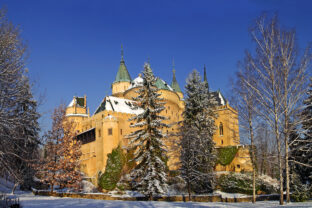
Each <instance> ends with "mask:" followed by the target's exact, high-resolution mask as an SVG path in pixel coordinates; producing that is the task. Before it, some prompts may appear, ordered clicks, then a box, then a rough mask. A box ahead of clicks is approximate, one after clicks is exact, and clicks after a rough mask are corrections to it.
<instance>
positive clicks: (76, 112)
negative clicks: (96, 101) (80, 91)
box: [66, 95, 90, 130]
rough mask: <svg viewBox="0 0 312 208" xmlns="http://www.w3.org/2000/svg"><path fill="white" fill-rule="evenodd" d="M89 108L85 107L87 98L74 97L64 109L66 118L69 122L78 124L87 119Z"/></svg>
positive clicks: (78, 128) (77, 127)
mask: <svg viewBox="0 0 312 208" xmlns="http://www.w3.org/2000/svg"><path fill="white" fill-rule="evenodd" d="M89 116H90V114H89V108H88V107H87V96H86V95H85V96H84V97H76V96H74V98H73V99H72V101H71V102H70V103H69V105H68V106H67V107H66V117H67V118H68V119H69V120H70V121H74V122H76V123H80V122H81V121H82V120H84V119H85V118H88V117H89ZM75 127H76V129H77V130H80V127H79V126H75Z"/></svg>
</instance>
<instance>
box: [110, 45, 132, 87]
mask: <svg viewBox="0 0 312 208" xmlns="http://www.w3.org/2000/svg"><path fill="white" fill-rule="evenodd" d="M116 82H131V77H130V74H129V72H128V69H127V67H126V64H125V60H124V53H123V47H122V45H121V59H120V65H119V69H118V72H117V75H116V78H115V81H114V83H116Z"/></svg>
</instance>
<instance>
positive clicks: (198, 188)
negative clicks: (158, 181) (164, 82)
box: [180, 70, 216, 197]
mask: <svg viewBox="0 0 312 208" xmlns="http://www.w3.org/2000/svg"><path fill="white" fill-rule="evenodd" d="M185 90H186V91H185V92H186V98H185V110H184V113H183V117H184V120H183V123H182V127H181V129H180V132H181V142H180V146H181V159H180V161H181V174H182V177H183V178H184V180H185V181H186V183H187V186H188V191H189V197H190V192H191V191H195V192H197V193H203V192H211V191H212V190H213V188H214V173H213V168H214V165H215V161H216V155H215V149H214V145H215V144H214V141H213V139H212V136H213V134H214V131H215V124H214V119H215V118H216V114H215V112H214V106H215V101H214V100H213V99H212V97H211V96H210V94H209V89H208V84H207V83H206V82H202V81H201V78H200V76H199V73H198V72H197V71H196V70H194V71H193V72H192V73H191V74H190V75H189V77H188V79H187V84H186V86H185Z"/></svg>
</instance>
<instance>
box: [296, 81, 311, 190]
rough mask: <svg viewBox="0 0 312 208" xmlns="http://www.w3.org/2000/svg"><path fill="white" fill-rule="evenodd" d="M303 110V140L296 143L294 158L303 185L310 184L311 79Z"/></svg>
mask: <svg viewBox="0 0 312 208" xmlns="http://www.w3.org/2000/svg"><path fill="white" fill-rule="evenodd" d="M304 106H305V108H304V110H303V112H302V116H301V120H302V129H303V138H302V139H299V140H298V141H297V150H296V152H298V151H299V153H298V157H297V158H296V159H297V161H298V162H300V163H301V164H296V167H297V169H298V174H299V175H300V177H301V179H302V181H303V182H304V183H310V184H311V183H312V78H310V88H309V90H308V91H307V98H306V99H305V100H304Z"/></svg>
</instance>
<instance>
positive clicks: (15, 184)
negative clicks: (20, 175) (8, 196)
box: [12, 182, 19, 194]
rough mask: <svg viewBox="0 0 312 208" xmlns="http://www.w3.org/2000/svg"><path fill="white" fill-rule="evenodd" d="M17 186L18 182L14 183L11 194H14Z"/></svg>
mask: <svg viewBox="0 0 312 208" xmlns="http://www.w3.org/2000/svg"><path fill="white" fill-rule="evenodd" d="M18 184H19V182H17V183H14V186H13V189H12V194H14V192H15V189H16V188H17V186H18Z"/></svg>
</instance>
